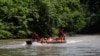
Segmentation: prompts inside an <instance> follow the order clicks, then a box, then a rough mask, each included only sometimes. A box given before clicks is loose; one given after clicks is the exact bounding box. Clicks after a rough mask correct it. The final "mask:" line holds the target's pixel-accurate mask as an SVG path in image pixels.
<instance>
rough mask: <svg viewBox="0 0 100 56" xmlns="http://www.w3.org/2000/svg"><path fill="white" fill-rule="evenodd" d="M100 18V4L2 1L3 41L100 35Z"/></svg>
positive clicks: (80, 0) (0, 26) (88, 0)
mask: <svg viewBox="0 0 100 56" xmlns="http://www.w3.org/2000/svg"><path fill="white" fill-rule="evenodd" d="M99 18H100V0H93V1H92V0H0V39H8V38H15V37H16V38H19V37H21V38H26V37H29V36H30V35H31V34H32V33H33V32H37V33H38V34H39V35H40V36H41V37H46V36H54V35H57V34H58V31H59V28H64V30H65V32H68V33H70V34H76V33H97V31H98V33H99V32H100V30H99V28H100V26H99V25H100V19H99ZM95 29H96V30H97V31H95Z"/></svg>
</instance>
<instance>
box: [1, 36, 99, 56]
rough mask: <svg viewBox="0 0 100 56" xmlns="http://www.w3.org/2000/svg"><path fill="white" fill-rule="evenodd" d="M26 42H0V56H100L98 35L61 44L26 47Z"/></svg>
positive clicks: (78, 37) (68, 38)
mask: <svg viewBox="0 0 100 56" xmlns="http://www.w3.org/2000/svg"><path fill="white" fill-rule="evenodd" d="M26 40H27V39H19V40H18V39H17V40H0V56H100V35H77V36H74V37H66V41H67V43H61V44H47V43H42V44H41V43H37V42H33V43H32V45H27V44H26V43H25V41H26Z"/></svg>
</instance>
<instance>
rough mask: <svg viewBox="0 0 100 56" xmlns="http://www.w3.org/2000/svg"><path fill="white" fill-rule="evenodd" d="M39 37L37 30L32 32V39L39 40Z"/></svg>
mask: <svg viewBox="0 0 100 56" xmlns="http://www.w3.org/2000/svg"><path fill="white" fill-rule="evenodd" d="M39 39H40V37H39V35H38V34H37V33H36V32H34V33H32V41H38V40H39Z"/></svg>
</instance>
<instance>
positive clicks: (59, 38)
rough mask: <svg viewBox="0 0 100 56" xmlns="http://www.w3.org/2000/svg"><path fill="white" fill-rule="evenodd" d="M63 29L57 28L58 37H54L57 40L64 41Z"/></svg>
mask: <svg viewBox="0 0 100 56" xmlns="http://www.w3.org/2000/svg"><path fill="white" fill-rule="evenodd" d="M63 31H64V29H60V30H59V34H58V38H56V41H57V42H63V41H65V36H64V32H63Z"/></svg>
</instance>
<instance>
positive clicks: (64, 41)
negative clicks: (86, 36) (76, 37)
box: [26, 40, 66, 45]
mask: <svg viewBox="0 0 100 56" xmlns="http://www.w3.org/2000/svg"><path fill="white" fill-rule="evenodd" d="M34 42H38V43H47V44H49V43H51V44H59V43H66V40H63V41H50V42H43V41H42V42H39V41H32V40H28V41H26V44H28V45H31V44H32V43H34Z"/></svg>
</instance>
